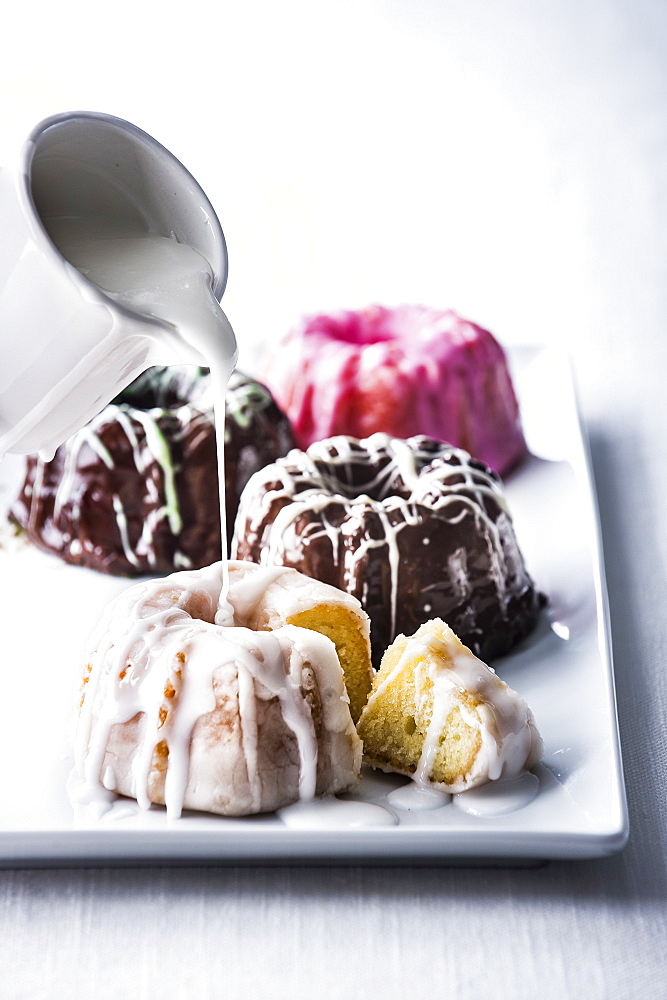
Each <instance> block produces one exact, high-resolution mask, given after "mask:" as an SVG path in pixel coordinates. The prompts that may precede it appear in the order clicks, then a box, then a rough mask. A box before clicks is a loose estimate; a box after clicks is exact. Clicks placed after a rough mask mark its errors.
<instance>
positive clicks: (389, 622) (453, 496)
mask: <svg viewBox="0 0 667 1000" xmlns="http://www.w3.org/2000/svg"><path fill="white" fill-rule="evenodd" d="M232 556H233V558H237V559H245V560H250V561H252V562H257V563H261V564H264V565H271V564H278V565H285V566H292V567H294V568H296V569H299V570H300V571H301V572H303V573H306V574H307V575H308V576H312V577H315V578H316V579H318V580H322V581H324V582H326V583H329V584H333V585H334V586H336V587H340V589H341V590H345V591H347V592H348V593H350V594H353V595H354V596H355V597H357V598H358V599H359V600H360V601H361V603H362V605H363V606H364V608H365V610H366V612H367V613H368V615H369V616H370V619H371V639H372V645H373V662H374V664H375V665H376V666H377V665H378V664H379V661H380V659H381V656H382V653H383V652H384V650H385V649H386V648H387V647H388V646H389V645H390V644H391V643H392V642H393V640H394V639H395V637H396V636H397V635H398V634H400V633H403V634H405V635H411V634H412V633H414V632H415V631H416V629H417V628H419V626H420V625H422V624H423V623H424V622H426V621H428V620H429V619H432V618H441V619H442V620H443V621H446V622H447V623H448V625H450V627H451V628H452V629H453V630H454V631H455V632H456V634H457V635H458V636H459V637H460V639H461V641H462V642H463V643H464V644H465V645H466V646H468V647H469V648H470V649H471V650H473V652H474V653H475V654H476V655H477V656H480V657H482V658H483V659H485V660H491V659H493V658H495V657H498V656H501V655H503V654H504V653H507V652H508V651H509V650H510V649H511V648H512V646H514V645H515V643H516V642H518V641H519V640H520V639H522V638H523V637H524V636H525V635H527V634H528V633H529V632H530V631H531V629H532V628H533V627H534V625H535V624H536V621H537V617H538V612H539V608H540V604H541V598H540V595H538V593H537V592H536V590H535V587H534V585H533V582H532V580H531V578H530V576H529V575H528V572H527V571H526V568H525V565H524V561H523V558H522V555H521V552H520V550H519V547H518V544H517V540H516V537H515V533H514V528H513V524H512V519H511V516H510V513H509V511H508V508H507V504H506V501H505V497H504V494H503V490H502V486H501V483H500V480H499V479H498V477H497V476H496V475H495V473H493V472H491V471H490V470H489V469H488V468H487V467H486V466H485V465H483V464H482V463H481V462H478V461H477V460H475V459H473V458H471V457H470V455H468V453H467V452H464V451H461V450H459V449H456V448H453V447H451V446H450V445H447V444H443V443H441V442H439V441H435V440H432V439H430V438H426V437H413V438H409V439H408V440H406V441H403V440H400V439H398V438H392V437H389V436H387V435H385V434H374V435H372V436H371V437H370V438H366V439H363V440H357V439H355V438H350V437H344V436H339V437H333V438H328V439H327V440H325V441H321V442H316V443H315V444H313V445H311V446H310V447H309V448H308V449H307V450H306V451H300V450H297V449H294V450H293V451H291V452H290V453H289V454H288V455H287V456H286V457H285V458H282V459H279V460H278V461H277V462H275V463H274V464H273V465H271V466H269V467H267V468H265V469H263V470H261V471H260V472H258V473H256V474H255V475H254V476H253V477H252V478H251V480H250V481H249V483H248V485H247V486H246V488H245V490H244V492H243V494H242V497H241V503H240V505H239V513H238V516H237V520H236V525H235V530H234V537H233V541H232Z"/></svg>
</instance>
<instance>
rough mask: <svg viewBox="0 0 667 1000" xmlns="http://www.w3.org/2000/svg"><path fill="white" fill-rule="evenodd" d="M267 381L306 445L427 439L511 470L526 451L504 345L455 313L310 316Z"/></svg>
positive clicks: (375, 311)
mask: <svg viewBox="0 0 667 1000" xmlns="http://www.w3.org/2000/svg"><path fill="white" fill-rule="evenodd" d="M263 379H264V381H265V382H266V383H267V384H268V385H269V387H270V389H271V391H272V392H273V394H274V396H275V398H276V400H277V402H278V404H279V405H280V407H281V408H282V409H283V410H284V411H285V412H286V413H287V415H288V416H289V418H290V420H291V422H292V425H293V427H294V431H295V434H296V437H297V441H298V444H299V446H300V447H301V448H306V447H308V445H309V444H311V443H312V442H313V441H318V440H321V439H322V438H327V437H331V436H333V435H335V434H349V435H352V436H353V437H359V438H363V437H369V436H370V435H371V434H374V433H375V432H376V431H382V432H384V433H386V434H390V435H392V436H393V437H399V438H408V437H412V436H413V435H417V434H425V435H427V436H428V437H433V438H437V439H439V440H441V441H446V442H449V443H450V444H453V445H455V446H456V447H458V448H464V449H465V450H466V451H469V452H470V453H471V454H472V455H473V456H474V457H475V458H478V459H481V461H483V462H485V463H486V464H487V465H489V466H490V467H491V468H492V469H495V470H496V471H497V472H499V473H501V474H502V473H504V472H506V471H507V470H508V469H510V468H511V467H512V466H513V465H515V464H516V462H517V461H518V460H519V459H520V458H521V457H522V456H523V455H524V453H525V451H526V444H525V440H524V437H523V432H522V430H521V423H520V419H519V408H518V404H517V400H516V396H515V394H514V389H513V387H512V382H511V379H510V375H509V371H508V367H507V359H506V357H505V353H504V351H503V349H502V347H501V346H500V344H499V343H498V341H497V340H496V339H495V337H493V335H492V334H491V333H489V331H488V330H485V329H483V328H482V327H480V326H477V324H475V323H472V322H470V321H469V320H466V319H463V318H462V317H461V316H459V315H458V314H457V313H455V312H454V311H452V310H449V309H448V310H434V309H429V308H426V307H424V306H413V305H406V306H399V307H397V308H395V309H387V308H385V307H383V306H377V305H374V306H369V307H368V308H367V309H363V310H360V311H357V312H352V311H339V312H333V313H328V314H321V315H317V316H308V317H305V318H304V319H303V320H302V321H301V322H300V323H299V324H297V325H296V326H295V327H293V328H292V329H291V330H290V331H289V332H288V333H287V335H286V336H285V337H284V338H283V339H282V341H281V342H280V343H279V345H278V347H277V349H276V350H274V351H273V352H272V355H271V357H270V359H269V360H268V363H267V364H266V367H265V371H264V373H263Z"/></svg>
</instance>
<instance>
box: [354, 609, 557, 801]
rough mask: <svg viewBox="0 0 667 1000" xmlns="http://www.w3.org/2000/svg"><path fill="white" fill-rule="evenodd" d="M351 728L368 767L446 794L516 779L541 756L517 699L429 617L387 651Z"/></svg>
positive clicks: (532, 726)
mask: <svg viewBox="0 0 667 1000" xmlns="http://www.w3.org/2000/svg"><path fill="white" fill-rule="evenodd" d="M357 731H358V733H359V735H360V736H361V739H362V741H363V744H364V757H365V759H366V761H367V762H368V763H369V764H371V765H372V766H373V767H377V768H380V769H381V770H383V771H396V772H398V773H399V774H406V775H408V776H410V777H412V778H413V779H414V780H415V781H416V782H418V783H419V784H421V785H425V786H431V787H437V788H440V789H441V790H443V791H446V792H462V791H466V790H467V789H470V788H474V787H476V786H478V785H481V784H484V783H485V782H487V781H493V780H496V779H498V778H512V777H517V776H518V775H519V774H521V773H522V772H523V771H525V770H527V769H529V768H530V767H532V766H533V765H534V764H536V763H537V761H538V760H539V758H540V756H541V753H542V740H541V738H540V735H539V733H538V731H537V728H536V726H535V722H534V719H533V715H532V712H531V711H530V709H529V708H528V706H527V705H526V703H525V701H524V700H523V698H521V697H520V695H518V694H517V693H516V692H515V691H513V690H512V689H511V688H510V687H508V685H507V684H505V682H504V681H502V680H501V679H500V678H499V677H498V676H497V675H496V673H495V672H494V671H493V670H492V669H491V668H490V667H488V666H487V665H486V664H485V663H483V662H482V661H481V660H479V659H478V658H477V657H476V656H475V655H474V654H473V653H471V652H470V650H469V649H468V648H467V647H466V646H464V645H463V644H462V643H461V642H460V641H459V639H458V638H457V637H456V636H455V635H454V633H453V632H452V630H451V629H450V628H449V626H448V625H446V624H445V623H444V622H443V621H441V620H440V619H437V618H436V619H433V620H432V621H429V622H427V623H426V624H425V625H422V626H421V628H420V629H419V630H418V631H417V632H415V634H414V635H413V636H410V637H409V638H406V637H405V636H403V635H400V636H398V638H397V639H396V640H395V642H394V643H393V644H392V645H391V646H390V647H389V648H388V649H387V651H386V653H385V655H384V657H383V658H382V663H381V666H380V669H379V671H378V673H377V675H376V676H375V679H374V681H373V688H372V690H371V694H370V697H369V699H368V702H367V704H366V706H365V708H364V710H363V712H362V714H361V718H360V720H359V724H358V727H357Z"/></svg>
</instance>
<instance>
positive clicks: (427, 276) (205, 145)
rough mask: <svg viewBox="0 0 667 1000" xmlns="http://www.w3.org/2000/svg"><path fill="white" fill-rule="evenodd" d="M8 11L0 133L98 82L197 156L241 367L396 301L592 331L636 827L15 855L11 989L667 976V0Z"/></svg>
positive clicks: (116, 993)
mask: <svg viewBox="0 0 667 1000" xmlns="http://www.w3.org/2000/svg"><path fill="white" fill-rule="evenodd" d="M2 40H3V45H2V53H1V56H0V163H1V162H2V161H3V159H4V158H5V156H8V155H9V152H10V150H12V149H13V148H14V145H15V143H16V141H17V139H18V137H19V136H20V135H22V134H23V133H24V132H25V131H27V129H28V128H29V127H30V126H31V125H32V124H34V122H36V121H37V120H38V119H40V118H42V117H44V116H46V115H48V114H51V113H55V112H59V111H65V110H73V109H77V108H78V109H89V110H99V111H105V112H108V113H110V114H115V115H119V116H121V117H124V118H128V119H130V120H131V121H133V122H134V123H135V124H137V125H139V126H140V127H142V128H144V129H145V130H146V131H148V132H150V133H151V134H153V135H154V136H155V137H156V138H157V139H159V140H160V141H161V142H162V143H164V144H165V145H166V146H167V147H169V148H170V149H171V150H172V151H173V152H174V153H175V154H176V155H177V156H178V157H179V158H180V159H182V160H183V162H184V163H185V164H186V166H187V167H188V168H189V169H190V170H191V171H192V172H193V173H194V174H195V176H196V177H197V179H198V180H199V181H200V183H201V184H202V185H203V187H204V188H205V190H206V191H207V193H208V194H209V196H210V198H211V200H212V202H213V204H214V205H215V207H216V209H217V212H218V214H219V216H220V219H221V222H222V225H223V228H224V230H225V234H226V237H227V242H228V248H229V255H230V278H229V284H228V288H227V292H226V294H225V299H224V306H225V309H226V311H227V312H228V315H229V316H230V319H231V320H232V323H233V324H234V326H235V329H236V332H237V336H238V339H239V342H240V346H241V359H240V361H241V365H243V363H244V359H247V362H248V364H249V363H250V362H251V361H252V358H253V357H254V355H255V353H256V351H257V350H258V349H261V345H262V344H263V343H265V342H267V341H268V340H270V339H271V338H274V337H276V336H277V335H279V334H280V333H281V332H282V330H284V329H285V327H286V326H288V325H289V324H290V323H291V322H293V320H294V319H295V318H296V317H297V316H298V315H299V314H300V313H301V312H303V311H310V310H312V309H321V308H329V307H340V306H342V307H354V306H357V305H365V304H367V303H369V302H381V303H383V304H393V303H399V302H405V301H414V302H423V303H424V304H428V305H433V306H452V307H454V308H457V309H458V310H459V311H461V312H462V313H464V314H465V315H467V316H469V317H470V318H472V319H474V320H477V321H478V322H480V323H482V324H483V325H486V326H488V327H489V328H490V329H491V330H493V331H494V332H495V333H496V335H497V336H498V337H499V338H500V339H501V340H503V341H504V342H506V343H512V342H521V341H540V342H554V343H559V344H564V345H565V346H566V347H567V349H568V350H569V351H570V352H571V354H572V358H573V361H574V366H575V371H576V373H577V377H578V381H579V387H580V395H581V403H582V409H583V412H584V415H585V417H586V419H587V423H588V428H589V433H590V436H591V445H592V454H593V462H594V469H595V473H596V478H597V481H598V489H599V494H600V507H601V516H602V524H603V530H604V541H605V552H606V558H607V567H608V582H609V588H610V600H611V606H612V622H613V637H614V644H615V651H616V672H617V685H618V696H619V715H620V727H621V735H622V740H623V746H624V757H625V766H626V775H627V784H628V795H629V801H630V814H631V823H632V837H631V841H630V845H629V846H628V848H627V849H626V850H625V851H624V852H623V854H621V855H620V856H618V857H616V858H613V859H609V860H605V861H596V862H586V863H584V862H581V863H568V864H566V863H553V864H550V865H548V866H547V867H545V868H543V869H539V870H522V871H517V870H465V871H463V870H460V871H457V870H452V869H449V870H448V869H442V870H436V869H433V870H420V869H418V868H414V869H411V868H407V869H396V870H392V869H377V870H361V869H351V868H341V869H331V870H327V869H316V870H313V869H303V870H299V869H271V868H266V869H254V870H252V869H251V870H244V869H226V870H225V869H217V870H216V869H213V870H178V869H161V870H159V869H158V870H135V871H113V870H105V871H83V870H81V871H55V872H48V871H37V872H2V873H0V886H1V887H2V893H1V894H0V942H1V944H0V983H1V984H2V985H1V986H0V995H2V997H3V998H4V997H8V998H18V997H21V998H23V997H26V998H41V997H49V998H52V997H56V998H60V997H73V996H90V997H96V998H97V997H103V998H106V997H114V998H122V997H138V998H149V997H151V998H152V997H156V996H160V997H179V998H180V997H188V998H189V997H193V998H194V997H197V998H209V997H210V998H217V997H223V996H230V997H232V996H233V997H257V996H267V995H271V996H272V997H276V998H281V997H286V998H287V997H306V996H308V997H323V998H327V1000H329V998H336V1000H337V998H339V997H340V998H343V997H346V998H347V997H349V996H355V997H358V998H360V1000H366V998H372V997H375V996H378V997H383V998H385V1000H393V998H398V997H403V996H405V995H415V996H416V995H420V996H424V995H428V996H435V997H448V996H452V997H454V996H456V997H457V1000H468V998H476V997H479V996H483V995H487V994H488V995H490V996H494V997H499V998H505V997H507V998H512V1000H516V998H524V997H525V998H528V1000H531V998H546V1000H550V998H552V997H553V998H563V997H567V998H570V997H572V998H579V997H581V998H584V997H585V998H590V1000H598V998H599V1000H614V998H626V997H627V998H634V997H642V998H656V1000H657V998H664V997H665V995H667V977H666V973H665V953H666V945H667V940H666V937H667V935H666V930H667V920H666V913H667V907H666V902H667V900H666V895H667V877H666V871H665V853H666V850H665V849H666V848H667V837H666V836H665V820H666V819H667V807H666V804H665V789H666V784H667V782H666V780H665V779H666V772H667V766H666V756H667V732H666V728H665V722H664V719H665V708H666V698H665V687H666V684H665V677H666V670H667V664H666V663H665V659H666V651H667V641H666V640H667V630H666V628H665V618H666V615H665V598H666V597H667V594H666V589H667V588H666V586H665V570H664V566H665V562H666V560H667V529H666V528H665V524H664V512H665V502H664V497H665V495H666V491H667V471H666V469H665V461H664V455H665V451H666V446H665V430H666V429H667V413H666V407H667V404H666V399H667V392H665V387H664V380H665V372H666V371H667V337H666V336H665V317H666V316H667V266H666V260H667V258H666V254H665V249H666V243H667V191H666V187H665V177H666V176H667V115H666V112H667V4H665V3H664V2H663V0H606V2H603V0H560V2H556V0H440V2H438V0H409V2H408V0H403V2H399V0H384V2H381V0H375V2H373V0H357V2H355V3H353V2H351V0H338V2H336V3H334V2H326V0H325V2H319V0H310V2H305V0H283V2H282V3H278V2H274V3H271V2H269V0H257V2H245V3H243V4H242V3H239V2H237V3H232V2H229V0H220V2H218V3H215V4H214V3H205V2H204V3H202V2H197V0H191V2H189V3H187V2H185V0H181V2H180V3H179V4H171V5H170V4H165V3H160V4H154V3H144V4H140V3H138V2H134V3H129V2H127V0H120V2H117V3H115V4H113V5H111V4H110V5H106V6H105V7H104V9H103V11H102V8H100V7H99V6H98V5H95V4H92V3H90V2H86V3H63V4H60V5H58V4H49V5H48V6H47V5H46V4H41V5H40V4H37V5H35V4H32V5H28V4H23V6H22V7H20V8H17V9H16V10H15V11H14V12H13V14H12V18H11V19H10V20H9V22H8V23H7V24H5V26H4V27H3V29H2ZM0 232H1V231H0ZM0 238H1V236H0ZM246 366H248V365H246ZM27 599H33V598H32V595H28V598H27ZM17 669H20V664H17ZM574 694H575V696H576V692H575V693H574ZM18 766H20V762H19V764H18Z"/></svg>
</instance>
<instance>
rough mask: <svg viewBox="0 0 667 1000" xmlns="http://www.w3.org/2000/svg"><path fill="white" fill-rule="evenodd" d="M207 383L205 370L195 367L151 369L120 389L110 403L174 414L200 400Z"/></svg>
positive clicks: (181, 366)
mask: <svg viewBox="0 0 667 1000" xmlns="http://www.w3.org/2000/svg"><path fill="white" fill-rule="evenodd" d="M208 381H209V380H208V369H207V368H200V367H198V366H197V365H172V366H169V367H153V368H149V369H148V370H147V371H145V372H144V373H143V374H142V375H139V377H138V378H136V379H135V380H134V382H131V383H130V385H128V386H127V387H126V388H125V389H123V390H122V392H120V393H119V394H118V395H117V396H116V398H115V399H114V400H113V403H115V404H116V405H122V404H126V405H128V406H132V407H134V409H135V410H152V409H161V410H173V409H176V408H177V407H179V406H184V405H186V404H187V403H192V402H193V401H196V400H197V399H198V398H200V397H201V395H202V394H203V392H204V391H205V389H206V388H207V386H208Z"/></svg>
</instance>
